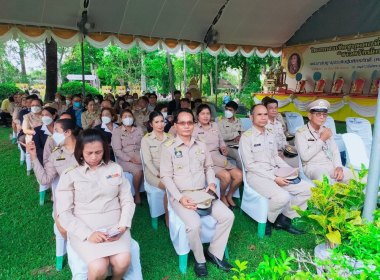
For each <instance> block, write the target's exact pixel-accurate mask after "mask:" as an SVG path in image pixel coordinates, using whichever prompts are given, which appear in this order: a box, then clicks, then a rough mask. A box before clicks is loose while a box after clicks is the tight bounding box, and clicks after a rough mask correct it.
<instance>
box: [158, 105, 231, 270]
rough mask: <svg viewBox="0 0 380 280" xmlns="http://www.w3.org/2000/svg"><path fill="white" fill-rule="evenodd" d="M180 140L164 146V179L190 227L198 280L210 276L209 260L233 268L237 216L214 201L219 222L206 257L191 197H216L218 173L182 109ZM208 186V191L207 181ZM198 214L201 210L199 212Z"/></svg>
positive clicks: (175, 206) (177, 122)
mask: <svg viewBox="0 0 380 280" xmlns="http://www.w3.org/2000/svg"><path fill="white" fill-rule="evenodd" d="M174 126H175V127H176V129H177V133H178V135H177V137H176V138H175V139H170V140H168V141H166V143H164V144H163V146H162V154H161V164H160V175H161V178H162V180H163V183H164V185H165V186H166V188H167V190H168V192H169V193H170V195H171V197H170V202H171V204H172V207H173V209H174V211H175V213H176V214H177V215H178V216H179V217H180V219H181V220H182V221H183V222H184V223H185V225H186V235H187V238H188V240H189V243H190V247H191V249H192V250H193V253H194V257H195V260H196V262H195V267H194V271H195V273H196V275H197V276H198V277H202V278H204V277H206V276H207V267H206V259H205V255H206V258H207V259H208V260H210V261H211V262H212V263H214V264H216V265H217V266H218V267H219V268H221V269H223V270H225V271H229V270H230V269H231V265H229V264H228V263H227V262H226V261H224V260H223V255H224V250H225V248H226V245H227V241H228V237H229V235H230V231H231V228H232V224H233V222H234V218H235V217H234V214H233V213H232V212H231V210H229V209H228V208H227V206H225V205H224V203H223V202H221V201H220V200H219V199H217V200H214V201H213V203H212V205H211V206H210V207H212V211H211V214H210V215H211V216H212V217H214V218H215V219H216V220H217V224H216V228H215V232H214V236H213V239H212V242H211V243H210V247H209V248H208V250H207V252H206V253H205V254H204V252H203V246H202V241H201V236H202V223H201V219H200V216H199V214H198V213H197V212H196V211H195V210H197V209H198V207H197V204H195V203H193V201H194V200H193V199H192V198H190V194H191V193H193V192H199V195H201V194H204V195H205V196H207V195H208V193H207V192H208V191H209V190H210V191H213V192H215V193H216V189H215V173H214V171H213V168H212V159H211V156H210V154H209V152H208V150H207V147H206V145H205V143H203V142H202V141H199V140H196V139H195V138H194V137H192V136H191V135H192V133H193V130H194V116H193V114H192V112H191V110H190V109H180V110H179V113H178V115H176V116H175V117H174ZM206 178H207V182H208V186H207V188H206V189H205V180H206ZM197 211H198V210H197Z"/></svg>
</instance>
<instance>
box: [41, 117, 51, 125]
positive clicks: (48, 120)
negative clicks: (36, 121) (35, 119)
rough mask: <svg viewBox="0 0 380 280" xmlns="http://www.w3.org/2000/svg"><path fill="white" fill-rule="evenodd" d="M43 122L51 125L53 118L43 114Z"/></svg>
mask: <svg viewBox="0 0 380 280" xmlns="http://www.w3.org/2000/svg"><path fill="white" fill-rule="evenodd" d="M41 120H42V122H43V123H44V124H45V125H49V124H51V123H52V122H53V119H52V118H51V117H48V116H43V117H42V118H41Z"/></svg>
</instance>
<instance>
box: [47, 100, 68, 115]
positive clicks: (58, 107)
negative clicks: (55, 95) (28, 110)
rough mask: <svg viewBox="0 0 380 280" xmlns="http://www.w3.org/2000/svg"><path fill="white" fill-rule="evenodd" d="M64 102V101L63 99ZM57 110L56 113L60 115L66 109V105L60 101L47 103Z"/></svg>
mask: <svg viewBox="0 0 380 280" xmlns="http://www.w3.org/2000/svg"><path fill="white" fill-rule="evenodd" d="M64 102H65V101H64ZM49 106H50V107H53V108H55V109H56V110H57V112H58V115H59V116H60V115H61V114H62V113H63V112H65V111H66V110H67V105H66V104H64V103H62V101H61V102H59V103H58V102H53V103H51V104H50V105H49Z"/></svg>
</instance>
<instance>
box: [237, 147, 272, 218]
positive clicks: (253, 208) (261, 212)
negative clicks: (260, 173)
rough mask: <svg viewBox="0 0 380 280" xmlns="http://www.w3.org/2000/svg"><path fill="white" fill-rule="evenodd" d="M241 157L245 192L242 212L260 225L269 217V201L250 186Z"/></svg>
mask: <svg viewBox="0 0 380 280" xmlns="http://www.w3.org/2000/svg"><path fill="white" fill-rule="evenodd" d="M239 156H240V160H241V164H242V169H243V170H242V171H243V182H244V190H243V197H242V200H241V206H240V208H241V210H243V211H244V212H245V213H246V214H247V215H248V216H250V217H251V218H252V219H254V220H255V221H256V222H258V223H266V222H267V217H268V199H267V198H265V197H263V196H261V195H260V194H259V193H257V192H256V191H255V190H254V189H253V188H251V187H250V186H249V185H248V181H247V174H246V172H245V168H244V162H243V159H242V157H241V154H240V149H239Z"/></svg>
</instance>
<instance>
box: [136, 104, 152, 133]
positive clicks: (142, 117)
mask: <svg viewBox="0 0 380 280" xmlns="http://www.w3.org/2000/svg"><path fill="white" fill-rule="evenodd" d="M152 112H153V111H152V110H148V109H146V114H144V113H143V112H142V111H140V110H137V111H135V112H134V113H133V116H134V117H135V124H136V126H139V127H141V129H142V131H143V133H144V134H145V133H147V132H148V129H147V127H146V125H144V124H143V123H148V121H149V115H150V113H152Z"/></svg>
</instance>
